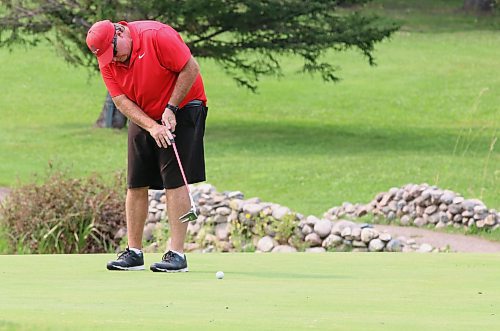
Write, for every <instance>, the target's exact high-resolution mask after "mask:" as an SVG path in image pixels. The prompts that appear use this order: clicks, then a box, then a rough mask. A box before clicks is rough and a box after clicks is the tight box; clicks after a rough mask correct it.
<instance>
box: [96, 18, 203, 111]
mask: <svg viewBox="0 0 500 331" xmlns="http://www.w3.org/2000/svg"><path fill="white" fill-rule="evenodd" d="M120 24H123V25H126V26H128V28H129V30H130V36H131V37H132V54H131V55H130V61H129V63H128V65H126V64H124V63H121V62H111V63H110V64H109V65H107V66H105V67H103V68H101V75H102V78H103V80H104V83H105V84H106V87H107V88H108V91H109V93H110V94H111V97H116V96H118V95H122V94H125V95H126V96H127V97H128V98H129V99H130V100H132V101H133V102H135V103H136V104H137V105H138V106H139V107H140V108H141V109H142V110H143V111H144V112H145V113H146V114H147V115H149V116H150V117H151V118H153V119H155V120H159V119H160V118H161V115H162V114H163V111H164V110H165V106H166V105H167V103H168V101H169V100H170V96H171V95H172V92H173V90H174V87H175V82H176V81H177V76H178V74H179V72H180V71H181V70H182V68H184V66H185V65H186V63H187V61H188V60H189V59H190V58H191V52H190V51H189V48H188V47H187V46H186V44H185V43H184V41H183V40H182V38H181V36H180V35H179V33H177V31H175V30H174V29H172V28H171V27H170V26H168V25H165V24H163V23H160V22H155V21H137V22H130V23H127V22H120ZM195 99H198V100H202V101H203V102H205V103H206V101H207V97H206V95H205V89H204V87H203V81H202V79H201V75H198V77H196V81H195V82H194V84H193V86H192V87H191V89H190V90H189V92H188V94H187V95H186V97H185V98H184V100H182V102H181V103H180V104H179V107H181V108H182V107H183V106H184V105H185V104H186V103H188V102H189V101H191V100H195Z"/></svg>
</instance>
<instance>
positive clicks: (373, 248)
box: [368, 239, 385, 252]
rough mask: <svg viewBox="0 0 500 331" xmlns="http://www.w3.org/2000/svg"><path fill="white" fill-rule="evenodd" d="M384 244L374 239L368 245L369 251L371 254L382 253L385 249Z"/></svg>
mask: <svg viewBox="0 0 500 331" xmlns="http://www.w3.org/2000/svg"><path fill="white" fill-rule="evenodd" d="M384 246H385V244H384V242H383V241H382V240H380V239H373V240H372V241H370V243H369V244H368V250H369V251H370V252H380V251H382V250H383V249H384Z"/></svg>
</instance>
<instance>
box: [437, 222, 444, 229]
mask: <svg viewBox="0 0 500 331" xmlns="http://www.w3.org/2000/svg"><path fill="white" fill-rule="evenodd" d="M445 227H446V223H445V222H441V221H439V222H438V223H437V224H436V229H442V228H445Z"/></svg>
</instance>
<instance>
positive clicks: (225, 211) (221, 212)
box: [215, 207, 231, 216]
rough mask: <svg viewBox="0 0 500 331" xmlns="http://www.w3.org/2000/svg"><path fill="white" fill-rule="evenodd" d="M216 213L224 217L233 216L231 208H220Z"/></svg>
mask: <svg viewBox="0 0 500 331" xmlns="http://www.w3.org/2000/svg"><path fill="white" fill-rule="evenodd" d="M215 213H216V214H219V215H222V216H228V215H229V214H231V208H228V207H219V208H217V209H215Z"/></svg>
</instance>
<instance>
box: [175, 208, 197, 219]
mask: <svg viewBox="0 0 500 331" xmlns="http://www.w3.org/2000/svg"><path fill="white" fill-rule="evenodd" d="M197 218H198V214H197V213H196V208H194V206H193V207H191V209H189V211H188V212H187V213H185V214H184V215H182V216H181V217H179V221H181V222H182V223H186V222H190V221H196V219H197Z"/></svg>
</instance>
